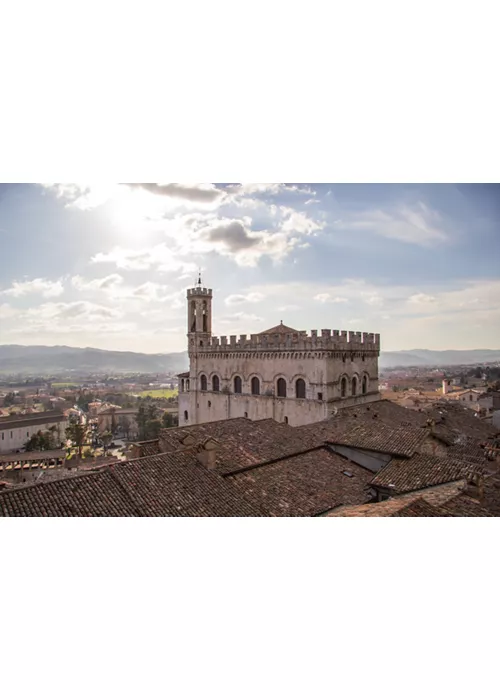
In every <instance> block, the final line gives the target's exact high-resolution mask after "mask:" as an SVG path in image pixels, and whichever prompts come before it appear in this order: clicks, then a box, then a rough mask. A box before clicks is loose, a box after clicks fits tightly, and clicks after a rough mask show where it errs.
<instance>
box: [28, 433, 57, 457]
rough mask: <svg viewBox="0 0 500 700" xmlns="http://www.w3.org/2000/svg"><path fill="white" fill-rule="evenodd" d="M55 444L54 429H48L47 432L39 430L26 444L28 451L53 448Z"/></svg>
mask: <svg viewBox="0 0 500 700" xmlns="http://www.w3.org/2000/svg"><path fill="white" fill-rule="evenodd" d="M55 446H56V445H55V441H54V432H53V431H52V430H46V431H45V432H42V431H41V430H39V431H38V432H37V433H35V434H34V435H32V436H31V437H30V439H29V440H28V441H27V442H26V443H25V445H24V447H25V449H26V451H27V452H35V451H37V450H40V451H43V450H53V449H55Z"/></svg>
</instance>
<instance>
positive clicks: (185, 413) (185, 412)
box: [184, 411, 188, 420]
mask: <svg viewBox="0 0 500 700" xmlns="http://www.w3.org/2000/svg"><path fill="white" fill-rule="evenodd" d="M187 419H188V412H187V411H184V420H187Z"/></svg>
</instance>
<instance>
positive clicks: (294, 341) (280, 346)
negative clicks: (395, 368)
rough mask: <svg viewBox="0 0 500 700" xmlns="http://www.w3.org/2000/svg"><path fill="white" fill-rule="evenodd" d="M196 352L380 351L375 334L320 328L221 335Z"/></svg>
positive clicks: (377, 336)
mask: <svg viewBox="0 0 500 700" xmlns="http://www.w3.org/2000/svg"><path fill="white" fill-rule="evenodd" d="M196 350H197V352H198V353H205V352H214V351H216V352H221V351H228V352H229V351H231V352H234V351H238V350H241V351H246V352H248V351H253V350H258V351H262V350H297V351H307V350H329V351H338V352H343V351H345V352H354V351H358V352H360V351H361V352H363V351H366V352H370V353H374V352H376V353H377V354H378V353H379V352H380V335H379V334H378V333H361V332H359V331H339V330H330V329H322V330H321V331H318V330H312V331H311V332H310V334H308V333H307V331H300V332H299V333H276V334H271V335H265V334H252V335H250V336H248V335H240V336H236V335H231V336H229V337H228V336H227V335H221V336H220V337H217V336H214V337H212V338H210V339H209V340H208V341H207V342H205V343H204V344H203V347H197V348H196Z"/></svg>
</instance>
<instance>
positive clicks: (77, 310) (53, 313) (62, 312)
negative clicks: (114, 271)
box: [22, 301, 123, 321]
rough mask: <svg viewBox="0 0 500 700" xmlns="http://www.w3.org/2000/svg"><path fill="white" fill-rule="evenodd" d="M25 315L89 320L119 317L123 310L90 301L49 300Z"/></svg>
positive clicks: (29, 316)
mask: <svg viewBox="0 0 500 700" xmlns="http://www.w3.org/2000/svg"><path fill="white" fill-rule="evenodd" d="M22 315H23V317H25V318H31V319H35V320H36V319H53V320H66V319H79V318H85V319H87V320H89V321H96V320H102V319H111V318H119V317H120V316H122V315H123V314H122V312H121V311H119V310H118V309H116V308H111V307H108V306H102V305H100V304H93V303H92V302H90V301H72V302H48V303H46V304H42V305H41V306H37V307H34V308H31V309H28V310H27V311H26V312H24V313H23V314H22Z"/></svg>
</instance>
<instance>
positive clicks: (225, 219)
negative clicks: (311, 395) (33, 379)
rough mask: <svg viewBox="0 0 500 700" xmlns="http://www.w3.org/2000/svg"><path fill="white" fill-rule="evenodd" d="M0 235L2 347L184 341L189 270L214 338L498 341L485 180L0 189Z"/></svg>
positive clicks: (499, 249)
mask: <svg viewBox="0 0 500 700" xmlns="http://www.w3.org/2000/svg"><path fill="white" fill-rule="evenodd" d="M0 243H1V248H0V250H1V254H0V344H22V345H70V346H75V347H97V348H104V349H109V350H129V351H136V352H148V353H159V352H177V351H181V350H184V349H185V348H186V332H187V324H186V289H187V288H189V287H191V286H193V285H194V282H195V279H196V276H197V273H198V270H199V269H201V274H202V280H203V285H204V286H207V287H211V288H212V289H213V294H214V299H213V334H214V335H231V334H239V333H247V334H250V333H258V332H259V331H263V330H265V329H266V328H269V327H271V326H274V325H276V324H277V323H279V322H280V321H281V320H282V321H283V323H285V324H286V325H289V326H292V327H294V328H297V329H299V330H307V331H310V330H311V329H322V328H331V329H339V330H353V331H367V332H373V333H380V335H381V344H382V349H383V350H405V349H406V350H408V349H415V348H429V349H435V350H444V349H452V348H453V349H472V348H495V349H496V348H500V275H499V269H500V265H499V263H500V186H499V185H467V184H464V185H458V184H454V185H445V184H438V185H431V184H425V185H419V184H409V185H405V184H394V185H383V184H372V185H361V184H352V185H350V184H303V183H298V184H290V183H287V184H284V183H278V184H241V183H217V184H213V183H212V184H196V183H195V184H176V183H170V184H169V183H165V184H163V183H158V184H151V183H149V184H148V183H143V184H139V183H134V184H82V183H73V184H60V183H43V184H0Z"/></svg>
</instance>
